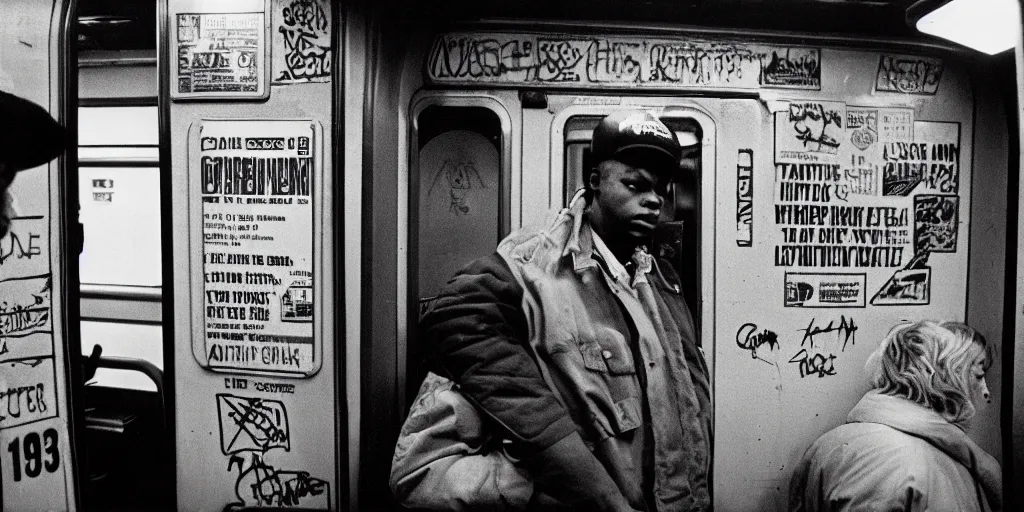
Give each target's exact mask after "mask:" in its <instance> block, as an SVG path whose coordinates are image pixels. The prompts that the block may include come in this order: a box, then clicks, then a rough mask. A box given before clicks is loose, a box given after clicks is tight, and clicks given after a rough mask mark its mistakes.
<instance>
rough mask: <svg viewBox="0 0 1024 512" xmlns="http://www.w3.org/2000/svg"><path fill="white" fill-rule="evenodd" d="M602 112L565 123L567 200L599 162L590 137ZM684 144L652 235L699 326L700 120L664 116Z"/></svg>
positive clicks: (656, 248)
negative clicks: (593, 157)
mask: <svg viewBox="0 0 1024 512" xmlns="http://www.w3.org/2000/svg"><path fill="white" fill-rule="evenodd" d="M601 119H602V116H574V117H571V118H569V119H568V120H566V124H565V131H564V133H565V170H564V172H565V174H564V176H563V179H564V182H563V183H564V184H565V185H564V190H563V195H564V198H565V203H564V204H565V205H568V203H569V201H570V200H571V199H572V196H573V194H575V192H576V190H578V189H580V188H582V187H583V186H584V184H585V181H586V179H587V178H588V176H589V174H590V171H591V170H592V169H593V168H594V166H595V165H596V162H592V161H591V157H590V139H591V138H592V137H593V133H594V129H595V128H596V127H597V124H598V123H599V122H600V120H601ZM661 120H662V122H664V123H665V125H666V126H668V127H669V129H671V130H672V131H673V132H675V134H676V137H677V138H678V140H679V143H680V145H681V146H683V153H682V158H681V160H680V172H679V173H678V174H677V175H676V176H675V178H674V179H673V187H672V199H671V200H670V204H669V205H667V207H666V208H663V210H662V222H661V223H660V224H659V226H658V230H657V231H656V232H655V236H654V252H655V253H656V254H657V256H658V257H660V258H663V259H665V260H667V261H668V262H669V263H671V264H672V266H673V267H674V268H675V270H676V273H677V274H678V275H679V278H680V280H681V281H682V288H683V294H684V296H686V298H687V303H688V305H689V306H690V311H691V312H692V313H693V315H694V320H695V321H696V322H697V324H698V325H697V326H698V327H699V325H700V316H699V315H698V312H699V311H698V305H699V304H700V293H699V291H700V269H699V266H700V258H699V255H700V243H701V240H700V200H701V198H700V168H701V140H702V138H703V131H702V129H701V127H700V124H699V123H697V122H696V121H695V120H694V119H691V118H680V117H663V118H661Z"/></svg>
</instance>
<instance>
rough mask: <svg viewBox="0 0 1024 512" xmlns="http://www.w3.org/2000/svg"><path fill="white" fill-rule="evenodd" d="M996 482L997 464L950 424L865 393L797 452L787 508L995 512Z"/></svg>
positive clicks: (910, 405) (897, 400)
mask: <svg viewBox="0 0 1024 512" xmlns="http://www.w3.org/2000/svg"><path fill="white" fill-rule="evenodd" d="M1001 478H1002V476H1001V472H1000V467H999V463H998V462H997V461H996V460H995V459H994V458H993V457H992V456H991V455H989V454H987V453H985V451H984V450H982V449H981V448H980V447H979V446H978V445H977V444H975V443H974V441H972V440H971V439H970V438H969V437H968V436H967V434H965V433H964V431H963V430H961V429H960V428H959V427H958V426H956V425H954V424H952V423H950V422H948V421H946V419H945V418H943V417H942V416H940V415H939V414H938V413H936V412H935V411H933V410H931V409H929V408H927V407H925V406H923V405H920V404H918V403H916V402H912V401H910V400H907V399H905V398H901V397H896V396H890V395H884V394H881V393H879V392H877V391H869V392H868V393H867V394H865V395H864V397H863V398H862V399H861V400H860V402H859V403H858V404H857V405H856V406H855V407H854V408H853V410H851V411H850V414H849V415H848V416H847V418H846V423H845V424H843V425H840V426H839V427H837V428H835V429H833V430H831V431H829V432H827V433H826V434H825V435H823V436H821V437H820V438H818V440H817V441H815V442H814V444H812V445H811V447H810V448H809V449H808V450H807V452H806V453H805V454H804V457H803V460H802V461H801V462H800V464H799V465H798V466H797V468H796V471H795V472H794V474H793V480H792V482H791V486H790V510H792V511H823V510H828V511H833V510H835V511H839V510H842V511H846V510H849V511H854V510H864V511H874V510H906V511H926V510H927V511H945V510H948V511H964V512H974V511H978V512H989V511H999V510H1002V483H1001V482H1002V480H1001Z"/></svg>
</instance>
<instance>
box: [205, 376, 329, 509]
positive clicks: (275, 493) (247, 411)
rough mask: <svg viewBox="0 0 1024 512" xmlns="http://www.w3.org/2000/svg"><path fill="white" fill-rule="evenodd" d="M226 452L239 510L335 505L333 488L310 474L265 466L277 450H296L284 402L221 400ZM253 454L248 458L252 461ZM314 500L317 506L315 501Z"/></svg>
mask: <svg viewBox="0 0 1024 512" xmlns="http://www.w3.org/2000/svg"><path fill="white" fill-rule="evenodd" d="M217 410H218V415H219V419H220V431H221V432H220V434H221V452H222V453H224V454H225V455H230V458H229V459H228V472H229V473H230V472H232V471H234V470H235V469H236V468H237V470H238V475H237V478H236V479H235V497H236V498H238V502H236V503H232V504H231V505H229V508H236V507H294V506H306V507H309V508H319V507H320V506H321V504H327V503H330V487H329V485H328V483H327V482H326V481H324V480H321V479H319V478H313V477H311V476H310V473H309V472H308V471H301V470H281V469H277V468H276V467H274V466H273V465H271V464H269V463H267V462H265V460H264V457H265V456H266V454H267V452H269V451H270V450H272V449H274V448H280V449H282V450H284V451H290V449H291V431H290V429H289V426H288V414H287V411H286V409H285V407H284V403H283V402H281V401H278V400H264V399H261V398H251V397H241V396H234V395H230V394H226V393H222V394H218V395H217ZM246 454H247V455H246ZM314 497H322V498H316V499H315V501H316V503H310V502H309V500H310V499H313V498H314Z"/></svg>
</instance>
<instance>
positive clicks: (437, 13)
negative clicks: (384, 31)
mask: <svg viewBox="0 0 1024 512" xmlns="http://www.w3.org/2000/svg"><path fill="white" fill-rule="evenodd" d="M394 1H395V3H396V4H397V5H396V7H397V8H395V9H389V12H394V13H401V14H398V15H397V16H398V17H401V18H404V19H407V20H410V21H413V20H415V21H422V20H423V19H431V20H435V21H443V20H466V19H477V18H510V19H511V18H537V17H539V15H538V13H544V14H543V17H544V18H546V19H556V20H566V21H568V20H580V21H622V22H635V23H667V24H673V25H676V24H681V25H690V26H708V27H711V26H713V27H720V28H732V29H758V30H763V29H772V30H788V31H795V32H809V33H836V34H865V35H873V36H894V37H901V38H908V37H909V38H918V39H923V40H928V39H930V38H927V37H922V36H921V35H920V33H918V32H917V30H916V29H915V28H914V27H912V26H908V25H907V23H906V19H905V15H906V10H907V8H908V7H909V6H910V5H912V4H913V3H914V1H913V0H891V1H890V0H773V1H764V0H641V1H622V0H587V1H580V0H562V1H554V2H552V1H547V0H526V1H510V0H503V1H494V2H466V1H456V2H443V3H442V2H418V1H416V0H394Z"/></svg>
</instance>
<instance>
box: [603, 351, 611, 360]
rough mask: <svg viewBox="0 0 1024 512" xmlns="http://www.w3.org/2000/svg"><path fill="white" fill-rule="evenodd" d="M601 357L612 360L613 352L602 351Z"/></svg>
mask: <svg viewBox="0 0 1024 512" xmlns="http://www.w3.org/2000/svg"><path fill="white" fill-rule="evenodd" d="M601 357H603V358H605V359H611V358H612V351H611V350H602V351H601Z"/></svg>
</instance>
